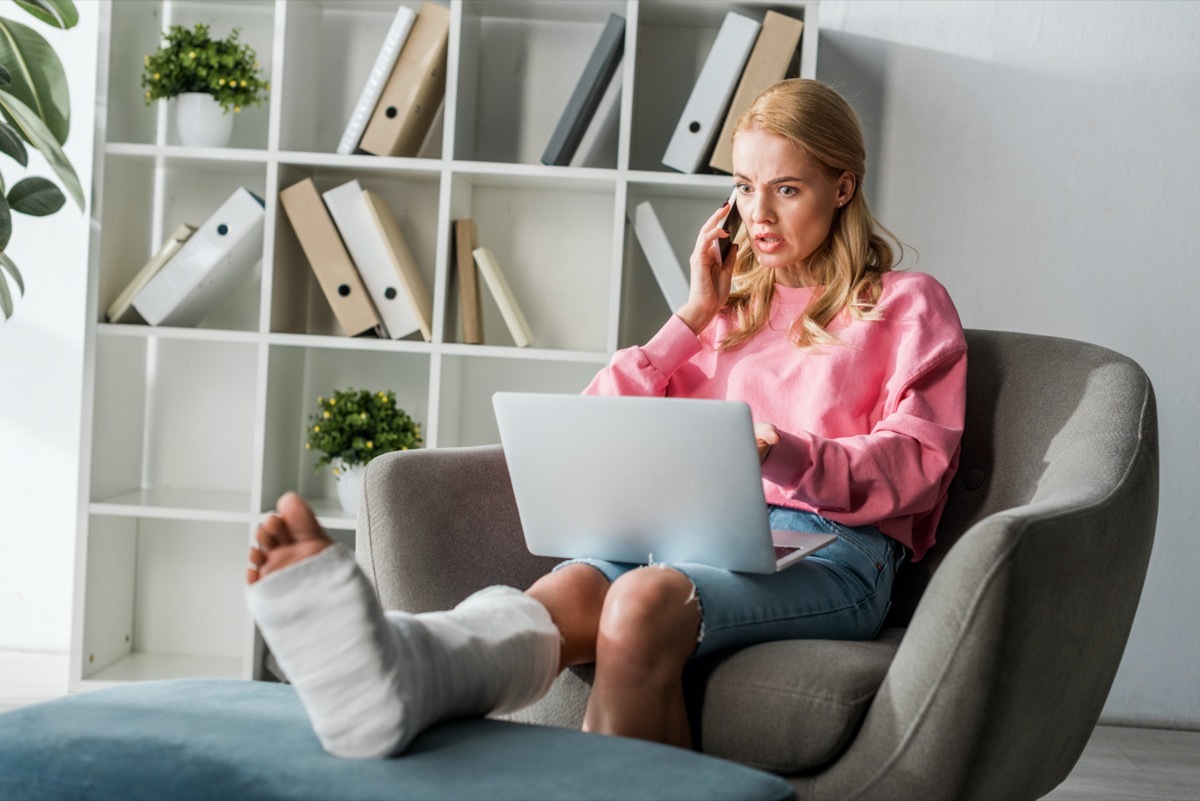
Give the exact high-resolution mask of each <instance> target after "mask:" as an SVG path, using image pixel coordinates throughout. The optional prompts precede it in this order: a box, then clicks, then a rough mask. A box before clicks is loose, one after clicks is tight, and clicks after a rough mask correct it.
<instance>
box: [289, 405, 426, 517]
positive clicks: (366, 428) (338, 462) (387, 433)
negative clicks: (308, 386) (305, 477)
mask: <svg viewBox="0 0 1200 801" xmlns="http://www.w3.org/2000/svg"><path fill="white" fill-rule="evenodd" d="M308 420H309V426H308V429H307V431H308V441H307V442H306V443H305V445H304V447H305V448H306V449H308V450H315V451H317V452H318V453H319V454H320V456H319V457H318V458H317V462H316V464H315V465H314V466H313V469H314V470H320V469H321V468H322V467H324V466H325V465H327V464H331V465H333V474H334V477H335V478H336V479H337V490H338V500H339V501H340V502H341V504H342V508H343V509H345V510H346V511H347V512H349V513H350V514H355V513H356V511H357V510H356V507H357V503H358V491H359V488H360V486H361V484H362V470H363V468H364V467H366V466H367V463H368V462H370V461H371V460H372V459H374V458H375V457H376V456H379V455H381V454H384V453H390V452H392V451H404V450H409V449H410V448H416V447H419V446H420V445H421V442H422V440H421V426H420V425H419V424H418V423H417V422H416V421H415V420H413V418H412V417H410V416H409V415H408V413H407V412H405V411H404V410H403V409H401V408H400V407H399V406H397V405H396V393H395V392H393V391H392V390H390V389H389V390H380V391H378V392H371V391H369V390H365V389H354V388H353V387H350V388H348V389H345V390H335V391H334V393H333V394H332V395H330V396H329V397H324V396H321V397H318V398H317V411H316V412H314V413H312V414H310V415H309V416H308Z"/></svg>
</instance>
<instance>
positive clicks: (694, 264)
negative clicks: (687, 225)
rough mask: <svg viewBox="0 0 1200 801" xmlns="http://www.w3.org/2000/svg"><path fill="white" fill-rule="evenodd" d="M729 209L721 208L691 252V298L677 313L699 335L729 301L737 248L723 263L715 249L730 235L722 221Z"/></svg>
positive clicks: (732, 246)
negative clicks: (720, 241)
mask: <svg viewBox="0 0 1200 801" xmlns="http://www.w3.org/2000/svg"><path fill="white" fill-rule="evenodd" d="M728 210H729V206H728V204H726V205H723V206H721V208H719V209H717V211H716V212H715V213H714V214H713V215H712V216H711V217H709V218H708V221H707V222H705V223H704V227H703V228H701V229H700V235H699V236H697V237H696V248H695V250H693V251H692V258H691V279H690V281H689V284H688V299H687V302H686V303H684V304H683V308H681V309H679V310H678V311H676V312H675V313H676V314H677V315H679V318H680V319H682V320H683V321H684V322H685V323H687V326H688V328H690V329H692V332H693V333H696V334H699V333H700V332H701V331H703V330H704V329H705V328H707V327H708V324H709V323H710V322H712V318H714V317H716V316H717V312H719V311H721V309H722V308H723V307H724V306H725V301H727V300H728V299H729V288H730V286H731V285H732V283H733V265H734V264H735V263H736V261H737V250H738V249H737V245H731V246H730V248H729V253H728V254H727V255H726V256H725V261H724V263H722V262H721V256H720V253H719V251H718V250H717V246H716V243H717V240H719V239H724V238H726V237H727V236H729V235H728V234H727V233H725V231H723V230H722V229H721V221H722V220H723V219H724V218H725V213H726V212H727V211H728Z"/></svg>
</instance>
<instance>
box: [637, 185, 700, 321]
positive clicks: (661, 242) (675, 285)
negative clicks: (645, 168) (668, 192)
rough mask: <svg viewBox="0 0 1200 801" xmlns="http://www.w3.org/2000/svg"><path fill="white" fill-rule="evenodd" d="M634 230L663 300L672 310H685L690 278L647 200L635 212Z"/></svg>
mask: <svg viewBox="0 0 1200 801" xmlns="http://www.w3.org/2000/svg"><path fill="white" fill-rule="evenodd" d="M633 231H634V233H635V234H637V240H638V244H639V245H641V246H642V252H643V253H645V254H646V261H648V262H650V270H651V271H652V272H653V273H654V279H655V280H656V281H658V288H659V289H661V290H662V294H663V298H664V299H665V300H666V301H667V305H668V306H669V307H670V308H671V311H676V310H677V309H682V308H683V304H684V303H686V302H687V299H688V279H687V277H686V276H685V275H684V273H683V267H682V265H680V263H679V259H677V258H675V251H673V250H672V249H671V243H670V241H668V240H667V232H666V231H664V230H663V227H662V223H660V222H659V221H658V215H657V214H655V213H654V207H653V206H651V205H650V201H648V200H646V201H643V202H642V203H639V204H637V206H636V207H635V208H634V210H633Z"/></svg>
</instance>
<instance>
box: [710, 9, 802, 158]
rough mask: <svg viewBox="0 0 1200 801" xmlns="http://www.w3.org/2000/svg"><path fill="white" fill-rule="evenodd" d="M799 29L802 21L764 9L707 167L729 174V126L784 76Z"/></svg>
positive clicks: (798, 36) (731, 133)
mask: <svg viewBox="0 0 1200 801" xmlns="http://www.w3.org/2000/svg"><path fill="white" fill-rule="evenodd" d="M803 30H804V23H803V22H801V21H800V20H798V19H793V18H792V17H789V16H787V15H785V14H780V13H778V12H775V11H768V12H767V14H766V16H765V17H763V23H762V28H761V29H760V30H759V32H758V39H756V40H755V41H754V49H753V50H751V51H750V58H749V59H747V61H746V69H745V70H744V71H743V72H742V79H741V80H740V81H739V82H738V86H737V91H735V92H734V94H733V100H732V101H730V103H729V111H728V112H727V113H726V114H725V124H724V125H723V126H721V133H720V134H719V135H718V136H717V145H716V148H715V149H714V150H713V155H712V158H711V159H709V162H708V166H710V167H712V168H713V169H716V170H721V171H722V172H727V173H731V174H732V173H733V141H732V138H733V127H734V126H735V125H737V121H738V117H740V116H742V112H744V111H745V110H746V109H748V108H750V104H751V103H752V102H753V101H754V98H756V97H758V94H759V93H760V92H762V91H763V90H764V89H766V88H767V87H769V86H771V85H772V84H775V83H778V82H779V81H781V80H783V79H784V78H785V77H787V71H788V66H789V65H790V64H791V63H792V58H793V57H794V56H795V55H796V48H797V47H799V46H800V32H801V31H803Z"/></svg>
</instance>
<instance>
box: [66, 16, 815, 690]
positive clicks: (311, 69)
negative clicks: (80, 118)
mask: <svg viewBox="0 0 1200 801" xmlns="http://www.w3.org/2000/svg"><path fill="white" fill-rule="evenodd" d="M439 2H440V4H441V5H443V6H445V7H447V8H449V10H450V22H451V24H450V41H449V59H448V66H447V83H446V94H445V99H444V102H443V104H442V107H441V110H440V111H439V113H438V115H437V117H436V119H435V121H434V125H433V127H432V129H431V131H430V134H429V136H428V137H427V138H426V140H425V143H424V145H423V146H422V148H421V150H420V152H419V154H418V155H417V156H416V157H413V158H381V157H376V156H369V155H338V154H337V153H336V148H337V143H338V140H339V139H340V137H341V134H342V130H343V127H344V125H345V122H346V120H347V118H348V117H349V115H350V113H351V111H352V110H353V108H354V104H355V102H356V100H357V97H358V94H359V91H360V89H361V87H362V84H363V81H364V80H365V79H366V77H367V74H368V73H369V72H370V69H371V66H372V64H373V62H374V58H375V54H376V52H377V50H378V48H379V46H380V44H381V43H382V41H383V38H384V35H385V33H386V31H387V28H388V24H389V23H390V21H391V19H392V17H393V15H394V14H395V12H396V8H397V6H398V5H400V4H401V3H403V4H404V5H408V6H410V7H411V8H412V9H413V10H414V11H415V10H418V9H419V8H420V5H421V3H420V0H139V1H138V2H126V1H124V0H115V1H113V0H105V2H104V6H103V11H102V14H101V33H100V35H101V43H100V50H99V52H100V57H99V62H100V63H99V64H98V65H97V81H98V121H97V149H96V162H95V166H94V185H93V203H92V214H93V221H92V222H93V239H92V247H91V256H90V265H89V271H88V274H89V289H88V312H87V313H88V325H87V336H86V352H85V366H86V375H85V381H84V398H83V448H82V454H83V458H82V460H81V462H82V463H81V467H80V497H81V499H82V503H81V509H80V520H79V533H78V547H77V550H76V553H77V556H76V574H77V579H76V600H75V615H74V620H75V625H74V635H73V640H72V659H71V670H70V685H71V688H72V689H73V690H82V689H88V688H93V687H99V686H105V685H109V684H112V683H119V682H126V681H136V680H146V679H164V678H181V677H195V676H223V677H241V678H258V677H260V676H261V670H262V669H261V667H260V665H261V655H262V643H261V640H260V639H259V638H258V637H257V635H256V633H255V630H254V626H253V624H252V622H251V621H250V620H249V618H248V615H247V614H246V612H245V605H244V602H243V595H242V590H241V583H242V581H243V576H244V573H243V567H244V562H245V549H246V547H247V546H248V545H249V543H250V542H251V540H252V536H253V532H254V530H255V527H256V526H257V525H258V523H259V522H260V521H261V520H262V519H263V518H264V517H265V516H266V515H267V514H268V513H269V512H270V511H271V509H272V507H273V504H274V500H275V498H276V497H277V496H278V495H279V494H280V493H282V492H283V491H285V490H288V489H297V490H299V491H300V492H302V493H303V494H304V495H306V496H307V497H309V498H310V499H311V500H312V501H313V504H314V506H315V507H316V509H317V512H318V515H319V518H320V520H321V522H322V523H323V524H324V525H325V526H326V527H328V528H329V529H330V530H331V532H332V533H333V534H334V536H335V537H336V538H337V539H339V540H341V541H343V542H347V543H349V544H353V539H354V535H353V529H354V525H355V521H354V520H353V519H352V518H350V517H348V516H347V515H346V514H345V513H344V512H343V511H342V510H341V508H340V506H339V505H338V502H337V499H336V492H335V489H334V484H333V478H332V476H331V474H330V472H329V471H328V470H327V469H326V470H322V471H320V472H316V471H314V470H313V464H314V462H315V457H314V456H313V455H312V454H311V453H309V452H307V451H306V450H305V448H304V427H305V425H306V424H307V423H308V414H309V413H310V412H311V411H312V410H313V408H315V400H316V397H317V396H318V395H321V394H327V393H329V392H330V391H332V390H333V389H337V388H344V387H347V386H355V387H359V388H366V389H392V390H395V391H396V394H397V398H398V402H399V404H400V405H401V406H402V407H403V408H404V409H405V410H406V411H408V412H409V413H410V414H412V415H413V416H414V417H415V418H416V419H417V420H418V421H419V422H420V423H421V425H422V430H423V433H424V436H425V446H426V447H457V446H468V445H482V444H488V443H494V442H498V441H499V436H498V433H497V429H496V425H495V420H494V417H493V414H492V408H491V395H492V393H494V392H496V391H499V390H525V391H549V392H578V391H580V390H581V389H582V388H583V387H584V386H585V385H586V384H587V382H588V381H589V380H590V379H591V377H592V376H593V375H594V374H595V372H596V371H597V370H598V369H599V368H600V367H601V366H602V365H603V364H604V363H605V362H606V361H607V360H608V357H609V356H610V354H611V353H612V351H613V350H615V349H617V348H619V347H625V346H628V345H631V344H635V343H640V342H644V341H645V340H646V339H647V338H648V337H649V336H650V335H651V334H653V333H654V331H656V330H657V329H658V327H659V326H660V325H661V324H662V322H663V321H664V320H665V319H666V317H667V315H668V314H670V311H671V310H670V309H669V308H668V306H667V304H666V302H665V301H664V300H663V298H662V295H661V293H660V292H659V289H658V286H657V284H656V282H655V280H654V277H653V274H652V272H651V270H650V267H649V265H648V264H647V262H646V260H645V257H644V256H643V254H642V252H641V249H640V246H639V244H638V242H637V239H636V237H635V235H634V234H633V231H632V227H631V226H630V225H629V224H628V217H629V215H630V214H632V210H633V208H634V207H635V206H636V205H637V204H638V203H641V202H643V201H646V200H649V201H652V202H653V203H654V205H655V209H656V211H657V212H658V215H659V217H660V219H661V220H662V223H663V225H664V228H665V229H666V232H667V235H668V238H669V239H670V241H671V243H672V245H673V246H674V249H675V251H676V254H677V255H678V256H679V258H680V260H681V262H682V263H684V264H686V258H687V255H688V253H689V252H690V251H691V247H692V242H693V240H694V237H695V231H696V228H697V226H698V225H699V223H700V221H702V220H703V219H705V218H706V217H707V216H708V215H709V214H710V213H711V211H712V210H714V209H715V208H716V207H717V206H719V205H720V204H721V202H722V201H723V200H724V198H725V197H726V195H727V194H728V187H729V184H730V179H729V177H728V176H724V175H717V174H699V175H683V174H680V173H677V172H674V171H672V170H670V169H668V168H666V167H664V166H663V165H662V164H661V158H662V154H663V151H664V150H665V148H666V144H667V142H668V140H669V138H670V136H671V133H672V131H673V130H674V126H675V124H676V121H677V119H678V116H679V113H680V111H681V110H682V108H683V105H684V103H685V102H686V100H687V97H688V95H689V94H690V92H691V89H692V86H693V84H694V82H695V78H696V76H697V74H698V73H699V71H700V68H701V67H702V66H703V62H704V60H705V57H706V56H707V54H708V51H709V48H710V47H711V45H712V42H713V40H714V39H715V38H716V34H717V30H718V29H719V27H720V25H721V21H722V19H723V18H724V15H725V13H726V12H728V11H738V12H740V13H744V14H747V15H749V16H754V17H756V18H758V19H761V18H762V16H763V14H764V13H765V11H766V10H768V9H774V10H776V11H780V12H782V13H785V14H789V15H791V16H794V17H799V18H802V19H804V22H805V28H804V35H803V39H802V44H801V51H800V56H799V74H801V75H803V76H805V77H812V76H814V75H815V72H816V48H817V36H818V24H817V11H818V8H817V2H815V0H814V1H812V2H804V1H803V0H775V2H770V1H769V0H765V1H764V0H740V1H734V2H704V3H697V2H694V1H693V0H564V1H563V2H555V1H554V0H439ZM613 13H616V14H620V15H622V16H624V17H625V19H626V44H625V52H624V57H623V59H622V62H621V66H620V68H619V70H618V71H617V75H616V77H615V78H614V86H613V87H611V88H610V92H609V96H608V99H607V101H606V102H605V103H602V104H601V109H600V113H599V114H598V117H597V119H596V120H594V121H593V128H594V130H593V131H591V132H590V133H589V136H588V137H585V142H586V143H588V145H589V147H588V148H587V149H586V151H585V152H581V153H580V154H579V155H578V156H577V158H576V160H575V161H573V162H572V164H573V165H574V166H569V167H547V166H545V165H542V164H541V161H540V159H541V155H542V152H543V150H544V148H545V146H546V143H547V142H548V140H549V137H550V135H551V133H552V132H553V130H554V127H555V125H556V124H557V122H558V117H559V115H560V113H561V111H562V108H563V107H564V105H565V104H566V102H567V100H568V98H569V97H570V95H571V92H572V90H573V88H574V85H575V81H576V80H577V78H578V76H579V74H580V72H581V71H582V69H583V66H584V64H585V63H586V61H587V58H588V55H589V53H590V51H591V48H592V46H593V44H594V43H595V41H596V40H597V38H598V37H599V35H600V32H601V31H602V30H603V28H604V25H605V22H606V21H607V19H608V17H609V15H610V14H613ZM196 22H204V23H207V24H209V25H210V26H211V28H212V31H213V33H214V34H215V35H219V36H224V35H226V34H228V33H229V32H230V31H231V30H232V29H234V28H239V29H240V30H241V39H242V41H244V42H247V43H249V44H250V45H251V46H253V47H254V48H255V50H256V51H257V53H258V55H259V59H260V61H261V63H262V65H263V67H264V71H265V72H266V74H267V77H268V80H269V81H270V84H271V91H270V96H269V98H268V100H267V101H266V102H265V103H263V104H262V105H261V106H256V107H251V108H248V109H245V110H243V111H242V112H241V113H239V114H238V116H237V118H236V121H235V125H234V133H233V137H232V140H231V141H230V143H229V145H228V146H227V147H224V148H189V147H184V146H181V145H180V144H179V139H178V135H177V132H176V130H175V123H174V120H173V105H172V104H166V103H157V104H155V105H154V106H147V105H146V104H145V103H144V101H143V99H142V92H141V89H140V75H141V70H142V63H143V62H142V59H143V56H144V55H145V54H147V53H150V52H152V51H153V50H154V49H155V48H156V47H157V46H158V44H159V41H160V34H161V31H163V30H165V29H166V28H167V26H169V25H172V24H181V25H188V26H190V25H192V24H194V23H196ZM305 178H311V179H312V180H313V181H314V183H315V184H316V186H317V188H318V190H320V191H325V190H328V189H331V188H333V187H335V186H338V185H340V184H342V183H344V182H347V181H351V180H358V181H359V182H360V183H362V185H363V186H364V188H367V189H370V190H372V191H373V192H375V193H376V194H378V195H379V196H380V197H382V198H383V199H384V200H385V201H386V202H387V204H388V206H389V207H390V208H391V210H392V212H393V214H394V216H395V218H396V220H397V223H398V225H399V227H400V229H401V231H402V232H403V234H404V236H405V238H406V239H407V241H408V244H409V246H410V248H411V250H412V252H413V254H414V256H415V258H416V261H417V262H418V264H419V266H420V269H421V270H422V273H423V275H424V278H425V281H426V283H427V285H428V287H429V290H430V292H431V294H432V298H433V337H432V341H430V342H426V341H424V339H422V338H421V337H420V335H419V334H415V335H413V336H410V337H407V338H405V339H401V340H396V341H392V340H386V339H378V338H375V337H372V336H360V337H346V336H343V335H342V334H341V333H340V329H339V327H338V325H337V322H336V319H335V317H334V315H333V313H332V311H331V309H330V308H329V305H328V303H327V302H326V300H325V297H324V295H323V294H322V292H321V289H320V287H319V285H318V284H317V281H316V279H315V277H314V276H313V272H312V269H311V267H310V266H309V263H308V261H307V259H306V258H305V255H304V252H303V251H302V249H301V247H300V244H299V241H298V240H297V238H296V235H295V233H294V232H293V230H292V228H291V225H290V223H289V221H288V219H287V216H286V215H285V214H284V212H283V209H282V207H281V205H280V203H279V191H280V190H281V189H284V188H286V187H288V186H291V185H292V184H294V183H296V182H297V181H300V180H303V179H305ZM239 186H245V187H246V188H247V189H249V190H250V191H251V192H253V193H255V194H256V195H258V196H259V197H261V198H263V199H264V201H265V203H266V214H265V229H264V230H265V234H264V237H263V253H262V259H261V263H260V265H259V266H258V267H257V268H256V269H255V270H254V271H253V273H252V274H251V275H249V276H248V277H247V278H246V280H245V283H244V285H243V286H242V287H241V288H240V289H239V290H238V292H237V293H236V295H235V296H234V297H233V299H232V300H231V301H230V302H229V303H227V304H225V305H223V306H222V307H221V308H215V309H213V311H212V312H211V313H210V314H209V315H208V316H207V317H205V318H204V319H203V320H202V321H201V322H200V323H199V324H197V325H196V326H194V327H188V328H182V327H168V326H162V327H151V326H147V325H140V324H110V323H106V322H104V312H105V310H106V309H107V308H108V306H109V304H110V303H111V302H112V301H113V300H114V299H115V298H116V296H117V295H118V294H119V293H120V292H121V290H122V289H123V288H124V287H125V285H126V284H127V283H128V282H129V281H130V279H132V278H133V276H134V275H135V274H136V273H137V271H138V270H139V269H140V268H141V266H142V265H143V264H144V263H145V262H146V261H147V260H148V259H149V258H150V256H151V255H152V254H153V252H154V251H155V249H156V248H157V246H158V244H159V243H161V242H162V241H163V239H164V238H165V237H166V236H167V235H168V234H169V233H170V232H171V231H172V230H173V229H174V228H175V226H177V225H178V224H179V223H182V222H188V223H191V224H193V225H198V224H200V223H202V222H203V221H204V220H205V219H207V217H208V215H209V214H210V213H211V212H212V210H214V209H215V208H216V207H217V206H218V205H220V203H221V202H222V201H224V200H225V198H226V197H228V196H229V194H230V193H232V192H233V190H235V189H236V188H237V187H239ZM462 217H470V218H471V219H472V220H474V221H475V224H476V226H477V231H478V242H479V244H480V245H484V246H486V247H488V248H489V249H490V250H491V251H492V252H493V253H494V254H495V256H496V259H497V261H498V262H499V264H500V265H501V267H502V268H503V270H504V271H505V274H506V276H507V278H508V281H509V284H510V285H511V288H512V290H513V293H514V295H515V296H516V297H517V300H518V302H519V304H520V306H521V308H522V310H523V311H524V313H525V316H526V317H527V319H528V321H529V325H530V328H531V329H532V331H533V337H534V341H533V343H532V345H531V346H529V347H527V348H517V347H515V346H514V344H513V340H512V338H511V336H510V335H509V333H508V330H507V328H506V326H505V325H504V322H503V319H502V317H501V314H500V311H499V307H498V306H497V305H496V303H495V301H494V300H493V299H492V297H491V294H490V292H488V291H487V289H486V287H484V288H482V289H481V300H482V305H483V326H484V333H485V340H486V344H483V345H468V344H465V343H464V342H463V336H462V325H461V320H460V319H459V310H458V286H457V280H456V278H455V270H454V249H453V244H454V242H453V239H454V238H453V221H454V220H455V219H459V218H462Z"/></svg>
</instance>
